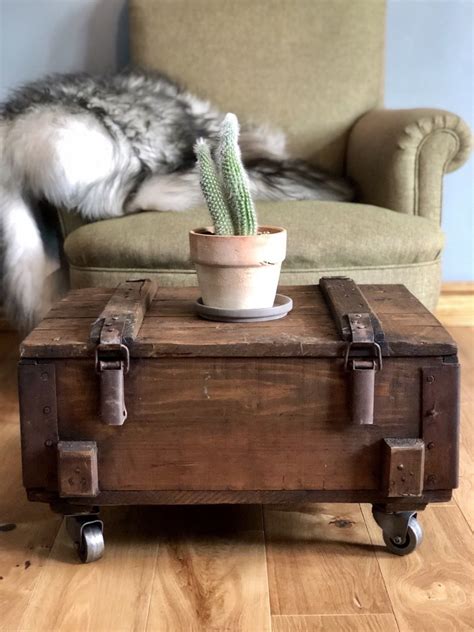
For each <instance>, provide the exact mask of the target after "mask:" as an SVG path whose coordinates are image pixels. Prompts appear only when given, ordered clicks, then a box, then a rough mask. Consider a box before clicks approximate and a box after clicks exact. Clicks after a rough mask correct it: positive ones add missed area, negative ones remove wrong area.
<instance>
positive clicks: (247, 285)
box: [189, 114, 286, 310]
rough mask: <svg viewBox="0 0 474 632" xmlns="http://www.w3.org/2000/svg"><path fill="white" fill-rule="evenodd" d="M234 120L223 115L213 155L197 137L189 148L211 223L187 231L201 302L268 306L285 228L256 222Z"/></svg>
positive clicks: (222, 306) (243, 307) (230, 306)
mask: <svg viewBox="0 0 474 632" xmlns="http://www.w3.org/2000/svg"><path fill="white" fill-rule="evenodd" d="M238 138H239V124H238V121H237V117H236V116H235V115H234V114H227V115H226V117H225V118H224V121H223V123H222V127H221V130H220V136H219V142H218V145H217V148H216V150H215V156H214V157H213V155H212V152H211V148H210V146H209V144H208V142H207V141H205V140H203V139H200V140H199V141H198V142H197V144H196V146H195V152H196V156H197V160H198V165H199V173H200V182H201V188H202V192H203V195H204V198H205V200H206V202H207V205H208V208H209V212H210V215H211V218H212V221H213V224H214V226H213V227H211V228H198V229H195V230H192V231H191V232H190V234H189V241H190V249H191V260H192V261H193V263H194V264H195V266H196V271H197V275H198V282H199V287H200V289H201V293H202V302H203V303H204V304H205V305H208V306H211V307H215V308H220V309H226V310H246V309H261V308H270V307H272V306H273V304H274V301H275V295H276V290H277V286H278V279H279V276H280V269H281V264H282V261H283V260H284V259H285V255H286V230H285V229H284V228H278V227H275V226H259V225H258V221H257V214H256V210H255V205H254V203H253V200H252V197H251V195H250V187H249V179H248V176H247V173H246V171H245V169H244V166H243V164H242V160H241V155H240V148H239V144H238Z"/></svg>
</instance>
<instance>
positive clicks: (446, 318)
mask: <svg viewBox="0 0 474 632" xmlns="http://www.w3.org/2000/svg"><path fill="white" fill-rule="evenodd" d="M436 316H437V318H438V319H439V320H440V321H441V322H442V323H443V324H444V325H445V326H449V327H452V326H455V327H472V326H474V283H472V282H466V283H445V284H443V288H442V293H441V296H440V298H439V301H438V306H437V309H436Z"/></svg>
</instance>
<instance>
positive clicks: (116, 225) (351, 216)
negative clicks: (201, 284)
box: [64, 201, 443, 306]
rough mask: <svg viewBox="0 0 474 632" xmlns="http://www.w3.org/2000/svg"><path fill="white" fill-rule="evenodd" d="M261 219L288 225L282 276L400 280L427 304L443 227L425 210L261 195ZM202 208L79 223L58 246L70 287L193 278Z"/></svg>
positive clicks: (290, 279)
mask: <svg viewBox="0 0 474 632" xmlns="http://www.w3.org/2000/svg"><path fill="white" fill-rule="evenodd" d="M258 213H259V221H260V223H261V224H270V225H275V226H285V227H286V228H287V229H288V253H287V258H286V261H285V262H284V265H283V272H282V278H281V281H282V283H317V281H318V279H319V278H320V277H321V276H323V275H324V274H336V275H338V274H348V275H350V276H352V277H353V278H355V280H356V281H358V282H376V283H383V282H386V283H391V282H393V283H405V284H406V285H407V286H408V287H409V288H410V289H412V291H414V293H415V294H417V296H418V297H420V298H421V300H424V302H425V304H427V305H428V306H433V301H435V300H436V297H435V294H436V292H437V291H438V289H439V288H438V285H439V261H440V253H441V250H442V248H443V233H442V231H441V229H440V228H439V226H438V225H437V224H436V223H435V222H432V221H430V220H428V219H426V218H423V217H418V216H414V215H408V214H402V213H397V212H395V211H392V210H388V209H384V208H380V207H376V206H369V205H364V204H350V203H342V202H313V201H311V202H310V201H308V202H294V201H288V202H278V203H274V202H268V203H260V204H258ZM209 223H210V222H209V214H208V211H207V209H205V208H199V209H196V210H193V211H190V212H187V213H158V212H146V213H139V214H135V215H129V216H126V217H121V218H118V219H109V220H103V221H100V222H95V223H92V224H86V225H84V226H81V227H80V228H77V229H76V230H75V231H73V232H72V233H71V234H70V235H69V236H68V237H67V239H66V241H65V244H64V248H65V253H66V256H67V259H68V261H69V264H70V267H71V283H72V285H73V286H74V287H79V286H86V285H89V286H91V285H92V286H100V285H114V284H116V283H118V282H119V281H121V280H122V279H124V278H130V277H133V276H137V275H139V276H147V275H148V276H156V277H157V278H158V281H159V282H160V283H161V284H162V285H195V284H196V279H195V276H194V271H193V266H192V264H191V263H190V261H189V248H188V231H189V230H190V229H192V228H196V227H200V226H206V225H209Z"/></svg>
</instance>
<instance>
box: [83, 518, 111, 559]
mask: <svg viewBox="0 0 474 632" xmlns="http://www.w3.org/2000/svg"><path fill="white" fill-rule="evenodd" d="M104 546H105V545H104V534H103V533H102V529H101V527H100V526H99V525H98V524H88V525H86V526H85V527H84V528H83V529H82V533H81V540H80V542H79V545H78V553H79V559H80V560H81V562H83V563H84V564H88V563H89V562H95V561H96V560H99V559H100V558H101V557H102V555H103V554H104Z"/></svg>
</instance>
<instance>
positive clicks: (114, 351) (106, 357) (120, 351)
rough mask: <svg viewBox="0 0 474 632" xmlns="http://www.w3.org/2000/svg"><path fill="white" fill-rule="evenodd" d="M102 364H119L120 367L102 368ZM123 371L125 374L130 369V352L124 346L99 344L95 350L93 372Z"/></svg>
mask: <svg viewBox="0 0 474 632" xmlns="http://www.w3.org/2000/svg"><path fill="white" fill-rule="evenodd" d="M102 363H111V364H112V363H120V364H122V366H121V367H103V366H101V365H102ZM119 368H121V369H123V372H124V374H127V373H128V371H129V369H130V350H129V348H128V347H127V345H124V344H99V345H97V347H96V349H95V370H96V372H97V373H101V372H102V371H104V370H113V369H115V370H117V369H119Z"/></svg>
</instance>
